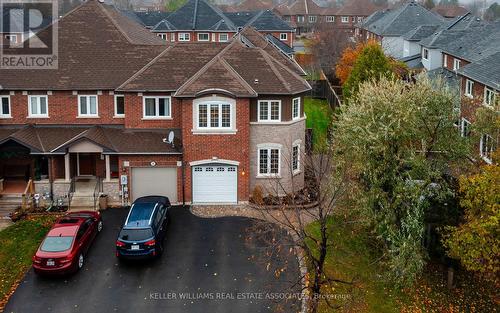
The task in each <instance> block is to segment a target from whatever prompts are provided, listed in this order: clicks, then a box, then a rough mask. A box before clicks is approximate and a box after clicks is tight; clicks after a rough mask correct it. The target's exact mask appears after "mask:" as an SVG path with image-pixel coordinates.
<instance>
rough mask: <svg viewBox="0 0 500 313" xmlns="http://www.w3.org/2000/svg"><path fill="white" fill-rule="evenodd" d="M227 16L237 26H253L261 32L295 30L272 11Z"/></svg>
mask: <svg viewBox="0 0 500 313" xmlns="http://www.w3.org/2000/svg"><path fill="white" fill-rule="evenodd" d="M225 15H226V16H227V17H228V18H229V19H230V20H231V21H232V22H233V23H234V24H235V25H236V26H237V27H246V26H251V27H254V28H255V29H257V30H259V31H265V30H267V31H269V30H272V31H286V32H292V31H293V28H292V27H291V26H290V25H289V24H288V23H287V22H285V21H283V20H282V19H281V18H279V17H278V16H277V15H276V14H274V13H273V12H272V11H270V10H262V11H253V12H234V13H225Z"/></svg>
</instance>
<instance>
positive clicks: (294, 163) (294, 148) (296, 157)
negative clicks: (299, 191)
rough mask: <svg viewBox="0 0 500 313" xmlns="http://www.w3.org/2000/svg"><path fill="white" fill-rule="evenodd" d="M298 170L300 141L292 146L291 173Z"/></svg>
mask: <svg viewBox="0 0 500 313" xmlns="http://www.w3.org/2000/svg"><path fill="white" fill-rule="evenodd" d="M298 172H300V143H295V144H294V145H293V146H292V173H293V174H296V173H298Z"/></svg>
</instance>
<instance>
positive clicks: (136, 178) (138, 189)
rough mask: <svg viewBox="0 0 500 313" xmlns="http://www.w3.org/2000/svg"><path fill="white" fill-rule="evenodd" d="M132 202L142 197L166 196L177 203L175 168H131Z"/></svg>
mask: <svg viewBox="0 0 500 313" xmlns="http://www.w3.org/2000/svg"><path fill="white" fill-rule="evenodd" d="M131 189H132V190H131V191H132V200H135V199H137V198H139V197H143V196H167V197H168V199H169V200H170V202H177V168H161V167H135V168H132V185H131Z"/></svg>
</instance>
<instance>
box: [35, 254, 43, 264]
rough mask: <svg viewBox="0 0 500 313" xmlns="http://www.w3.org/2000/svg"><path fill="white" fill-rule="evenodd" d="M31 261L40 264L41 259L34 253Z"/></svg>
mask: <svg viewBox="0 0 500 313" xmlns="http://www.w3.org/2000/svg"><path fill="white" fill-rule="evenodd" d="M33 262H35V263H37V264H40V263H42V259H41V258H39V257H37V256H36V255H34V256H33Z"/></svg>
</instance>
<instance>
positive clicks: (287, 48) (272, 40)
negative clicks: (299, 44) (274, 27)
mask: <svg viewBox="0 0 500 313" xmlns="http://www.w3.org/2000/svg"><path fill="white" fill-rule="evenodd" d="M266 39H267V40H268V41H269V42H270V43H272V44H273V45H274V46H275V47H276V48H278V49H280V50H281V51H282V52H283V53H284V54H286V55H288V56H291V55H293V53H294V51H293V48H292V47H290V46H289V45H287V44H286V43H284V42H283V41H281V40H279V39H278V38H276V37H274V36H273V35H271V34H267V35H266Z"/></svg>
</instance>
